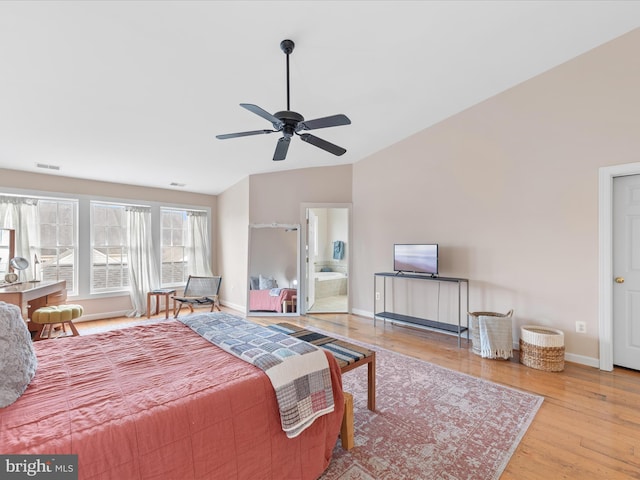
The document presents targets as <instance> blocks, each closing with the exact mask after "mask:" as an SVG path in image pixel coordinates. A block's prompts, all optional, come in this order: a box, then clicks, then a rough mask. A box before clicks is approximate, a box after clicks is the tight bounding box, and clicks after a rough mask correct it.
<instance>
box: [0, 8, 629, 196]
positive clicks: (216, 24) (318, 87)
mask: <svg viewBox="0 0 640 480" xmlns="http://www.w3.org/2000/svg"><path fill="white" fill-rule="evenodd" d="M639 25H640V2H637V1H555V2H547V1H530V2H527V1H511V2H510V1H459V2H456V1H408V2H406V1H360V0H358V1H335V2H333V1H283V2H279V1H277V2H276V1H250V2H242V1H118V2H111V1H85V2H81V1H64V2H63V1H30V2H23V1H3V2H0V68H1V72H2V73H1V74H0V168H9V169H17V170H25V171H30V172H38V173H48V174H51V175H64V176H70V177H77V178H84V179H93V180H104V181H111V182H118V183H127V184H133V185H142V186H150V187H159V188H176V189H179V190H184V191H190V192H198V193H207V194H218V193H220V192H222V191H224V190H225V189H226V188H228V187H229V186H231V185H233V184H235V183H236V182H238V181H239V180H241V179H242V178H244V177H246V176H247V175H250V174H255V173H264V172H269V171H278V170H286V169H297V168H306V167H312V166H326V165H340V164H347V163H354V162H357V161H359V160H361V159H363V158H365V157H367V156H368V155H370V154H372V153H374V152H376V151H379V150H381V149H384V148H386V147H388V146H390V145H392V144H394V143H396V142H398V141H401V140H402V139H404V138H406V137H408V136H410V135H412V134H414V133H416V132H418V131H420V130H423V129H425V128H427V127H429V126H431V125H433V124H435V123H437V122H439V121H441V120H443V119H445V118H447V117H449V116H451V115H454V114H456V113H457V112H460V111H462V110H464V109H465V108H468V107H470V106H472V105H474V104H476V103H478V102H480V101H482V100H485V99H487V98H489V97H491V96H493V95H496V94H498V93H499V92H501V91H504V90H506V89H508V88H511V87H513V86H515V85H517V84H518V83H521V82H523V81H526V80H527V79H529V78H532V77H534V76H536V75H538V74H540V73H542V72H544V71H546V70H548V69H550V68H553V67H555V66H557V65H559V64H561V63H563V62H565V61H567V60H570V59H571V58H574V57H575V56H577V55H580V54H582V53H585V52H587V51H589V50H590V49H592V48H595V47H597V46H598V45H600V44H602V43H605V42H607V41H609V40H612V39H614V38H616V37H618V36H620V35H622V34H624V33H626V32H628V31H630V30H632V29H634V28H637V27H638V26H639ZM285 38H289V39H292V40H293V41H294V42H295V43H296V47H295V50H294V52H293V53H292V55H291V57H290V68H291V109H292V110H295V111H297V112H300V113H301V114H302V115H304V116H305V118H307V119H312V118H317V117H324V116H327V115H333V114H337V113H343V114H346V115H347V116H348V117H349V118H350V119H351V121H352V124H351V125H347V126H341V127H334V128H327V129H323V130H317V131H314V132H313V133H314V134H315V135H317V136H319V137H321V138H323V139H325V140H328V141H330V142H332V143H335V144H337V145H340V146H342V147H344V148H346V150H347V153H346V154H344V155H342V156H339V157H338V156H334V155H331V154H330V153H327V152H325V151H323V150H320V149H318V148H315V147H313V146H312V145H309V144H307V143H304V142H302V141H300V139H299V138H294V139H293V140H292V143H291V147H290V149H289V153H288V156H287V159H286V160H284V161H281V162H274V161H272V157H273V153H274V149H275V145H276V142H277V139H278V136H279V135H278V134H271V135H258V136H251V137H245V138H237V139H230V140H217V139H216V138H215V135H217V134H222V133H231V132H238V131H245V130H259V129H269V128H271V125H270V124H269V122H267V121H266V120H264V119H262V118H260V117H259V116H257V115H255V114H253V113H251V112H249V111H247V110H245V109H243V108H241V107H240V106H239V104H240V103H252V104H256V105H259V106H260V107H262V108H263V109H265V110H267V111H268V112H271V113H274V112H276V111H279V110H285V109H286V99H287V97H286V76H285V55H284V54H283V53H282V51H281V50H280V42H281V41H282V40H283V39H285ZM38 164H39V165H40V166H38ZM43 166H44V168H43ZM47 166H50V167H59V169H55V168H47ZM172 183H177V184H180V186H171V184H172ZM1 184H2V183H1V179H0V185H1Z"/></svg>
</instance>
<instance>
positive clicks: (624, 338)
mask: <svg viewBox="0 0 640 480" xmlns="http://www.w3.org/2000/svg"><path fill="white" fill-rule="evenodd" d="M611 281H612V282H614V285H613V363H614V365H619V366H622V367H627V368H632V369H634V370H640V175H629V176H624V177H615V178H614V180H613V278H612V279H611Z"/></svg>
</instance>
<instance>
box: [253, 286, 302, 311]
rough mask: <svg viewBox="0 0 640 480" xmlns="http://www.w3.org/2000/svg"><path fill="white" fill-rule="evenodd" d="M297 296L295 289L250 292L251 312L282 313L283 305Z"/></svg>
mask: <svg viewBox="0 0 640 480" xmlns="http://www.w3.org/2000/svg"><path fill="white" fill-rule="evenodd" d="M296 294H297V290H296V289H295V288H276V289H271V288H267V289H263V290H249V310H250V311H252V312H278V313H282V303H283V302H284V301H291V300H292V299H293V297H294V296H295V295H296Z"/></svg>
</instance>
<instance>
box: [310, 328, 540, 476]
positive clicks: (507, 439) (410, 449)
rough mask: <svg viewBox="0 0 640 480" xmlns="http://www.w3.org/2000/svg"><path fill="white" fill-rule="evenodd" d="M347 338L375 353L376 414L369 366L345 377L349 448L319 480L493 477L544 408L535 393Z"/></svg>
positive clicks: (337, 453) (338, 451)
mask: <svg viewBox="0 0 640 480" xmlns="http://www.w3.org/2000/svg"><path fill="white" fill-rule="evenodd" d="M314 330H317V329H314ZM322 333H326V332H322ZM328 335H331V336H334V337H338V338H342V337H339V336H336V335H335V334H333V333H331V334H328ZM346 340H348V341H349V342H353V343H357V344H359V345H362V346H365V347H366V348H369V349H371V350H375V351H376V373H377V374H376V380H377V388H376V412H371V411H369V410H368V409H367V369H366V368H356V369H354V370H352V371H350V372H347V373H345V374H344V375H343V377H342V378H343V385H344V390H345V391H347V392H351V393H352V394H353V397H354V416H355V447H354V448H353V449H352V450H351V451H349V452H347V451H345V450H343V449H342V447H340V446H339V444H338V445H337V446H336V448H335V450H334V453H333V459H332V460H331V464H330V465H329V467H328V469H327V470H326V471H325V473H324V474H323V475H322V477H320V478H321V479H322V480H334V479H340V480H373V479H375V480H382V479H385V480H400V479H411V480H415V479H425V480H426V479H428V480H454V479H455V480H463V479H468V480H489V479H498V478H499V477H500V475H501V473H502V472H503V471H504V469H505V467H506V466H507V463H508V462H509V459H510V458H511V455H512V454H513V452H514V451H515V449H516V447H517V446H518V443H519V442H520V440H521V439H522V437H523V435H524V434H525V432H526V430H527V428H528V427H529V425H530V423H531V421H532V420H533V418H534V416H535V415H536V412H537V411H538V409H539V408H540V405H541V404H542V400H543V398H542V397H540V396H537V395H531V394H528V393H525V392H521V391H518V390H514V389H512V388H508V387H504V386H501V385H498V384H495V383H492V382H488V381H486V380H482V379H479V378H476V377H472V376H469V375H466V374H463V373H460V372H456V371H453V370H449V369H446V368H442V367H439V366H436V365H433V364H430V363H427V362H424V361H421V360H417V359H415V358H412V357H408V356H405V355H402V354H398V353H395V352H391V351H389V350H385V349H382V348H380V347H377V346H374V345H367V344H364V343H362V342H356V341H354V340H352V339H346ZM487 361H501V360H487Z"/></svg>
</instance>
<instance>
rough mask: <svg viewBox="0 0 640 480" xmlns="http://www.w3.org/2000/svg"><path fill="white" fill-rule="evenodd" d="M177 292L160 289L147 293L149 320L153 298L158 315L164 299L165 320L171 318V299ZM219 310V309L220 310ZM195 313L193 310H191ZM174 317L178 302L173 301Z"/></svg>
mask: <svg viewBox="0 0 640 480" xmlns="http://www.w3.org/2000/svg"><path fill="white" fill-rule="evenodd" d="M175 294H176V291H175V290H172V289H159V290H152V291H150V292H147V318H151V297H155V299H156V313H155V315H157V314H158V313H160V297H164V318H169V299H170V298H173V297H172V295H175ZM218 310H219V309H218ZM191 311H192V312H193V309H192V310H191ZM173 316H174V317H175V316H176V301H175V300H174V301H173Z"/></svg>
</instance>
